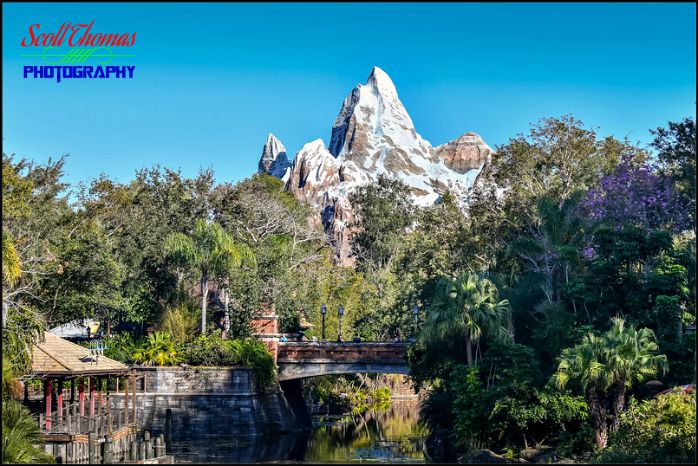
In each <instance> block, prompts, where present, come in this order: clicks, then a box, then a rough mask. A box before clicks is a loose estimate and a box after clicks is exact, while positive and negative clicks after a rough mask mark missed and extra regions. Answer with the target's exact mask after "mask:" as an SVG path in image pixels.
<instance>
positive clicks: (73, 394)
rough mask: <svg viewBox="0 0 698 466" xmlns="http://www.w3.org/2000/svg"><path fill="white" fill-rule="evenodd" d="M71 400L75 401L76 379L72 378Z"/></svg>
mask: <svg viewBox="0 0 698 466" xmlns="http://www.w3.org/2000/svg"><path fill="white" fill-rule="evenodd" d="M70 402H71V403H75V379H70Z"/></svg>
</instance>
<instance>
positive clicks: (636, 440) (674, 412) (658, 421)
mask: <svg viewBox="0 0 698 466" xmlns="http://www.w3.org/2000/svg"><path fill="white" fill-rule="evenodd" d="M596 460H597V461H598V462H603V463H693V462H695V460H696V396H695V392H694V393H693V394H691V395H685V394H683V393H670V394H666V395H660V396H658V397H656V398H654V399H652V400H648V401H642V402H638V401H637V400H635V399H633V400H631V402H630V405H629V406H628V410H627V411H626V412H624V413H623V415H622V417H621V424H620V429H618V431H617V432H616V433H614V434H612V435H611V437H610V439H609V443H608V448H606V449H605V450H604V451H603V452H602V453H601V454H599V455H598V457H597V458H596Z"/></svg>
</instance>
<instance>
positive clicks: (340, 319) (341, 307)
mask: <svg viewBox="0 0 698 466" xmlns="http://www.w3.org/2000/svg"><path fill="white" fill-rule="evenodd" d="M337 314H339V338H337V341H344V340H342V316H344V306H342V305H341V304H340V305H339V309H337Z"/></svg>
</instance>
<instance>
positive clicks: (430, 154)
mask: <svg viewBox="0 0 698 466" xmlns="http://www.w3.org/2000/svg"><path fill="white" fill-rule="evenodd" d="M492 153H493V151H492V149H491V148H490V147H489V146H488V145H487V144H486V143H485V142H484V141H483V140H482V138H480V136H478V135H477V134H475V133H472V132H468V133H465V134H463V135H462V136H460V137H458V138H456V139H454V140H453V141H450V142H447V143H445V144H443V145H440V146H437V147H432V145H431V144H430V143H429V142H428V141H427V140H425V139H423V138H422V137H421V136H420V135H419V133H417V131H416V130H415V128H414V125H413V123H412V119H411V118H410V116H409V114H408V113H407V110H405V107H404V106H403V104H402V102H401V101H400V99H399V97H398V94H397V90H396V89H395V85H394V84H393V81H392V80H391V79H390V77H389V76H388V75H387V74H386V73H385V72H384V71H383V70H381V69H380V68H378V67H374V68H373V70H372V71H371V74H370V75H369V76H368V79H367V81H366V84H359V85H357V86H356V87H355V88H354V89H353V90H352V91H351V92H350V93H349V95H348V96H347V97H346V99H344V103H343V104H342V108H341V110H340V111H339V115H338V116H337V119H336V120H335V122H334V124H333V125H332V133H331V136H330V144H329V148H326V147H325V145H324V143H323V141H322V140H321V139H317V140H315V141H313V142H310V143H308V144H306V145H304V146H303V148H302V149H301V150H300V151H298V153H297V154H296V157H295V158H294V159H293V163H292V164H289V162H288V159H287V157H286V149H285V148H284V146H283V145H282V144H281V142H280V141H279V140H278V139H276V138H275V137H274V136H273V135H271V134H270V135H269V138H268V139H267V142H266V144H265V145H264V150H263V152H262V158H261V160H260V162H259V172H260V173H268V174H270V175H273V176H276V177H278V178H281V179H282V180H283V181H284V182H285V185H286V189H288V190H291V191H292V192H293V194H294V195H295V197H296V198H297V199H302V200H304V201H305V202H308V203H309V204H311V205H312V206H314V207H317V208H319V209H321V211H322V221H323V224H324V226H325V229H326V231H328V233H330V232H331V236H332V237H334V238H335V239H336V240H338V242H341V243H342V245H341V246H346V245H344V244H343V243H344V242H345V241H346V238H348V234H347V232H345V231H344V228H346V227H347V224H346V222H345V221H343V220H342V221H341V222H340V220H339V219H340V218H341V219H347V218H353V213H352V212H351V206H350V205H349V203H348V201H347V198H348V196H349V194H350V193H351V192H352V191H353V190H354V189H356V188H357V187H358V186H361V185H363V184H365V183H370V182H373V181H375V180H377V179H378V176H379V175H381V174H383V175H385V176H388V177H390V178H397V179H399V180H401V181H403V182H404V183H406V184H407V185H408V186H410V188H411V190H412V196H413V200H414V202H415V203H416V204H419V205H431V204H433V203H434V202H436V201H437V200H438V199H439V197H440V196H441V195H442V194H443V193H444V192H446V191H447V190H448V191H450V192H451V193H452V194H453V195H455V196H456V198H458V199H461V200H463V199H465V198H466V197H467V193H468V190H469V189H470V188H471V187H472V186H473V184H474V182H475V179H476V178H477V176H478V175H479V174H480V172H481V171H482V168H483V167H484V165H485V164H486V163H488V161H489V160H490V157H491V154H492ZM339 223H341V225H340V224H339ZM340 249H341V250H347V251H348V248H346V247H341V248H340ZM341 255H342V254H340V256H341Z"/></svg>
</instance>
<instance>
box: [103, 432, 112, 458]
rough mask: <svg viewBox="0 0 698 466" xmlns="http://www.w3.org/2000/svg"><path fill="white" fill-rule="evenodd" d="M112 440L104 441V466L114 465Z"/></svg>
mask: <svg viewBox="0 0 698 466" xmlns="http://www.w3.org/2000/svg"><path fill="white" fill-rule="evenodd" d="M111 445H112V442H111V439H110V438H109V437H107V438H106V439H105V440H104V453H102V462H103V463H104V464H111V463H112V455H111Z"/></svg>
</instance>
